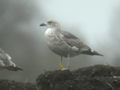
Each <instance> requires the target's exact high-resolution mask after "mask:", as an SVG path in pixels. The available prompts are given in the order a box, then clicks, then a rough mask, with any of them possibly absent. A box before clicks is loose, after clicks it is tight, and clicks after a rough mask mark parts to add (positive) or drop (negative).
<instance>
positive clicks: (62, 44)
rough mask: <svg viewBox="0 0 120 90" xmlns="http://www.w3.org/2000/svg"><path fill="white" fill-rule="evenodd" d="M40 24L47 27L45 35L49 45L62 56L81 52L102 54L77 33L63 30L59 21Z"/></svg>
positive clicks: (71, 55)
mask: <svg viewBox="0 0 120 90" xmlns="http://www.w3.org/2000/svg"><path fill="white" fill-rule="evenodd" d="M40 26H46V27H47V29H46V31H45V37H46V41H47V44H48V47H49V48H50V49H51V50H52V51H53V52H54V53H56V54H58V55H60V56H61V57H73V56H76V55H79V54H87V55H99V56H102V55H101V54H99V53H98V52H96V51H94V50H92V49H91V48H90V47H88V46H87V45H85V44H84V43H83V42H82V41H81V40H80V39H79V38H78V37H76V36H75V35H73V34H71V33H69V32H66V31H62V30H61V28H60V25H59V23H58V22H56V21H48V22H47V23H43V24H40Z"/></svg>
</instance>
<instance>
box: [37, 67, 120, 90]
mask: <svg viewBox="0 0 120 90" xmlns="http://www.w3.org/2000/svg"><path fill="white" fill-rule="evenodd" d="M36 81H37V86H38V87H39V89H40V90H119V89H120V67H112V66H108V65H95V66H90V67H85V68H81V69H78V70H74V71H69V70H65V71H60V70H57V71H51V72H50V71H49V72H45V73H44V74H41V75H40V76H39V77H38V78H37V80H36Z"/></svg>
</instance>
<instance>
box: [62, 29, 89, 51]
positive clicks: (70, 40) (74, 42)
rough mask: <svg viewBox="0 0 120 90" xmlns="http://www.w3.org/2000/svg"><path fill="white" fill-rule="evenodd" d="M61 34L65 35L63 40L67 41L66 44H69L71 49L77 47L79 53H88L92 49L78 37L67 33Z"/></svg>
mask: <svg viewBox="0 0 120 90" xmlns="http://www.w3.org/2000/svg"><path fill="white" fill-rule="evenodd" d="M61 34H62V35H63V37H62V38H63V40H64V41H65V43H67V44H68V45H69V46H71V47H76V48H78V49H79V51H86V50H88V49H90V48H89V47H88V46H87V45H85V44H84V43H83V42H82V41H81V40H80V39H79V38H78V37H76V36H75V35H73V34H71V33H69V32H66V31H62V32H61Z"/></svg>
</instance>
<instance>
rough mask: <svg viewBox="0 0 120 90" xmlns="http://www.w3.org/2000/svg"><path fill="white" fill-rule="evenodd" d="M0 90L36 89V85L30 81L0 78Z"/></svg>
mask: <svg viewBox="0 0 120 90" xmlns="http://www.w3.org/2000/svg"><path fill="white" fill-rule="evenodd" d="M0 90H37V87H36V85H34V84H31V83H22V82H15V81H10V80H0Z"/></svg>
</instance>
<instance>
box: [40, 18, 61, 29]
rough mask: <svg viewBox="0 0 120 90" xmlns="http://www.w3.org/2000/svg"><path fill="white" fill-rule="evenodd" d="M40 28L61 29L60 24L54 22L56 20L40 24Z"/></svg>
mask: <svg viewBox="0 0 120 90" xmlns="http://www.w3.org/2000/svg"><path fill="white" fill-rule="evenodd" d="M40 26H41V27H42V26H44V27H49V28H57V27H59V26H60V25H59V23H58V22H57V21H54V20H49V21H47V22H46V23H42V24H40Z"/></svg>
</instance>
